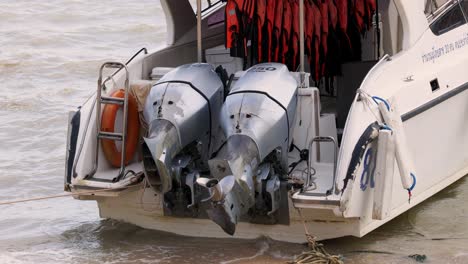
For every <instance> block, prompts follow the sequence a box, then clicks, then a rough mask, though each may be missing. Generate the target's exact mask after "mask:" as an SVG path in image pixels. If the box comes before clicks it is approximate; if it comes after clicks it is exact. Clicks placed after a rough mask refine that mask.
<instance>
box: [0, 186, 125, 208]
mask: <svg viewBox="0 0 468 264" xmlns="http://www.w3.org/2000/svg"><path fill="white" fill-rule="evenodd" d="M115 190H116V189H115V188H108V189H98V190H92V191H81V192H74V193H66V194H58V195H50V196H42V197H35V198H28V199H21V200H14V201H6V202H0V206H2V205H10V204H19V203H28V202H34V201H40V200H50V199H56V198H64V197H70V196H75V195H95V194H97V193H100V192H106V191H115Z"/></svg>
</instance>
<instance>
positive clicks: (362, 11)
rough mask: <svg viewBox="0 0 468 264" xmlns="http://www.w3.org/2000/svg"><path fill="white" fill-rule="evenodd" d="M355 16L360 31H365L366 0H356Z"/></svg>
mask: <svg viewBox="0 0 468 264" xmlns="http://www.w3.org/2000/svg"><path fill="white" fill-rule="evenodd" d="M353 13H354V16H355V18H356V23H357V27H358V29H359V32H361V33H363V32H364V31H365V30H366V26H365V23H364V22H365V20H364V17H365V15H366V3H365V0H354V12H353Z"/></svg>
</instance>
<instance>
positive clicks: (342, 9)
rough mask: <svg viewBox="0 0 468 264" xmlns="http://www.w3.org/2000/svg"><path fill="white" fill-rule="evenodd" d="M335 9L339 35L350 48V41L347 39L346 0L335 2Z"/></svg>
mask: <svg viewBox="0 0 468 264" xmlns="http://www.w3.org/2000/svg"><path fill="white" fill-rule="evenodd" d="M336 8H337V10H338V24H339V26H340V31H341V33H342V34H343V35H344V36H345V38H346V40H347V42H348V43H347V45H348V46H349V47H351V40H350V39H349V37H348V33H347V32H348V11H349V10H348V0H336Z"/></svg>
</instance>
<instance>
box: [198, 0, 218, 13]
mask: <svg viewBox="0 0 468 264" xmlns="http://www.w3.org/2000/svg"><path fill="white" fill-rule="evenodd" d="M220 3H221V1H220V0H202V14H204V13H205V12H209V11H210V10H212V9H213V8H214V7H216V6H217V5H218V4H220ZM190 4H191V5H192V8H193V12H195V14H196V13H197V1H196V0H190Z"/></svg>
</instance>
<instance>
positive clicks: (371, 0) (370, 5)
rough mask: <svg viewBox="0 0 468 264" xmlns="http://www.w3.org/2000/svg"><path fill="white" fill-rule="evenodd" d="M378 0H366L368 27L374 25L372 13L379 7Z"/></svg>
mask: <svg viewBox="0 0 468 264" xmlns="http://www.w3.org/2000/svg"><path fill="white" fill-rule="evenodd" d="M375 1H376V0H366V11H367V19H368V22H367V27H368V28H369V27H370V26H371V25H372V15H373V14H374V12H375V11H376V9H377V3H376V2H375Z"/></svg>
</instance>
